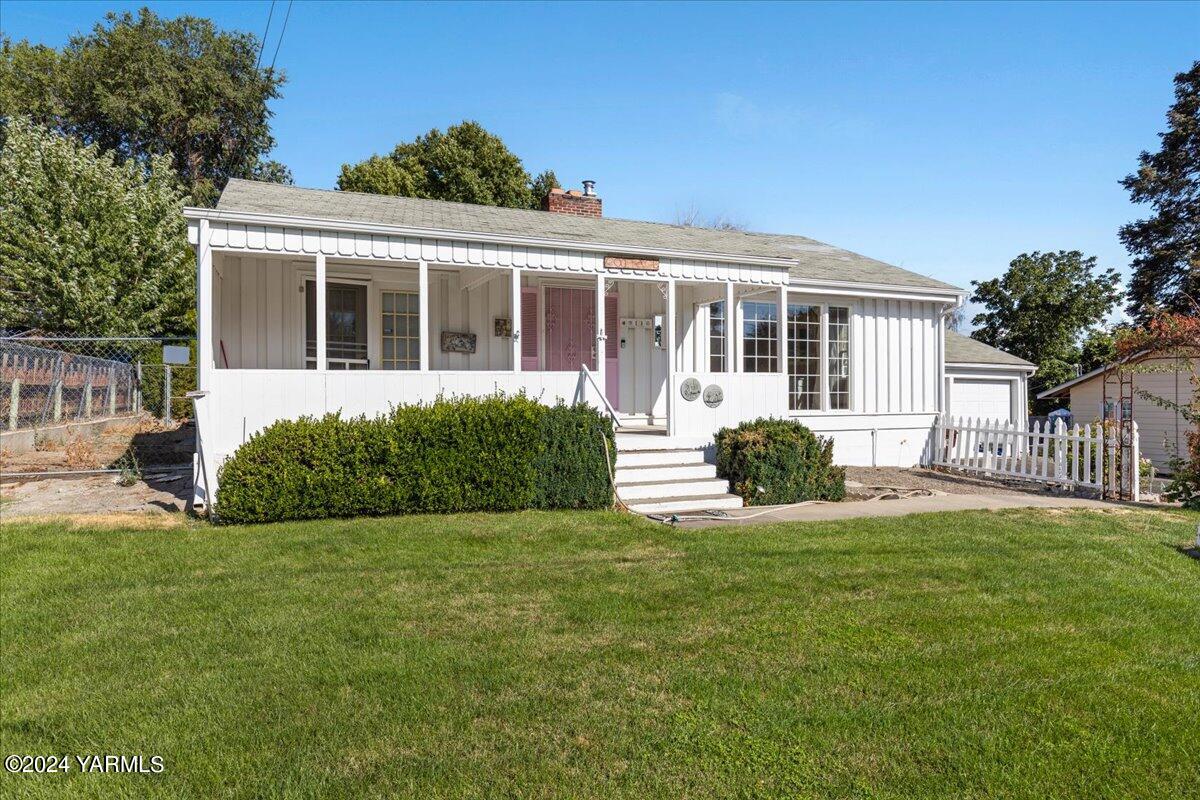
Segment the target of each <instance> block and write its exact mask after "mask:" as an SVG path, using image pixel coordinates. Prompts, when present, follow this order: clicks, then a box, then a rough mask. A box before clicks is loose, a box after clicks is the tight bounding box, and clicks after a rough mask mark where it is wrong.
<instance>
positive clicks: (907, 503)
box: [678, 494, 1128, 527]
mask: <svg viewBox="0 0 1200 800" xmlns="http://www.w3.org/2000/svg"><path fill="white" fill-rule="evenodd" d="M1123 506H1125V507H1128V504H1125V503H1115V502H1108V501H1104V500H1088V499H1085V498H1081V497H1051V496H1043V495H1036V494H1030V495H1017V494H1003V495H1001V494H941V495H934V496H932V497H907V498H903V499H899V500H859V501H851V502H848V503H814V504H812V505H805V506H755V507H751V508H739V509H735V510H731V511H728V512H726V513H728V514H729V516H728V517H712V518H707V517H706V518H698V517H701V516H702V515H699V514H684V515H680V516H681V519H680V521H679V523H678V524H680V525H683V526H687V527H704V526H711V525H754V524H763V523H768V522H817V521H820V520H832V519H855V518H859V517H902V516H905V515H906V514H925V513H929V512H935V511H978V510H987V509H1001V508H1091V509H1113V508H1120V507H1123Z"/></svg>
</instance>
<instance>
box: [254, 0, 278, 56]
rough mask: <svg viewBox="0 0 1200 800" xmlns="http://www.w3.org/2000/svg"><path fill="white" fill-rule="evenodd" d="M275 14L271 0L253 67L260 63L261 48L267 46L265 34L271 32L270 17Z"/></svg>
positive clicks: (273, 3) (273, 1) (273, 0)
mask: <svg viewBox="0 0 1200 800" xmlns="http://www.w3.org/2000/svg"><path fill="white" fill-rule="evenodd" d="M273 16H275V0H271V10H270V11H268V12H267V27H266V29H265V30H264V31H263V35H262V41H260V42H259V43H258V58H256V59H254V68H255V69H258V65H259V64H261V63H262V54H263V48H265V47H266V46H267V34H268V33H270V32H271V17H273Z"/></svg>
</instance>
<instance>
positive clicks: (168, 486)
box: [0, 469, 192, 519]
mask: <svg viewBox="0 0 1200 800" xmlns="http://www.w3.org/2000/svg"><path fill="white" fill-rule="evenodd" d="M191 495H192V476H191V471H190V469H189V470H188V471H186V472H184V471H180V472H178V473H174V474H172V475H154V476H147V477H145V478H144V479H143V480H139V481H137V482H135V483H134V484H133V485H131V486H122V485H121V484H120V483H119V481H118V476H115V475H88V476H83V477H78V478H39V479H36V480H29V481H24V482H22V483H5V484H3V485H0V517H3V518H5V519H8V518H10V517H18V516H19V517H22V518H24V517H31V516H32V517H38V516H53V515H58V514H87V515H97V514H99V515H104V514H128V513H135V514H147V513H153V514H175V515H178V516H180V517H181V518H182V516H183V513H182V512H183V511H184V510H185V509H186V508H187V506H188V502H189V501H190V499H191Z"/></svg>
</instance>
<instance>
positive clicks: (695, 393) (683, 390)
mask: <svg viewBox="0 0 1200 800" xmlns="http://www.w3.org/2000/svg"><path fill="white" fill-rule="evenodd" d="M679 393H680V394H681V395H683V399H684V400H687V401H688V402H689V403H690V402H691V401H693V400H695V399H696V398H697V397H699V396H700V381H698V380H696V379H695V378H688V379H687V380H685V381H684V382H683V383H682V384H680V385H679Z"/></svg>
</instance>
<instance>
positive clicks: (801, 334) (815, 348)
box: [788, 303, 821, 411]
mask: <svg viewBox="0 0 1200 800" xmlns="http://www.w3.org/2000/svg"><path fill="white" fill-rule="evenodd" d="M820 407H821V307H820V306H809V305H797V304H794V303H789V304H788V408H790V409H791V410H793V411H811V410H815V409H819V408H820Z"/></svg>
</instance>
